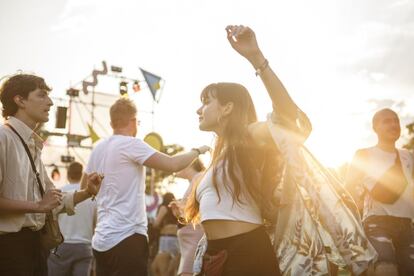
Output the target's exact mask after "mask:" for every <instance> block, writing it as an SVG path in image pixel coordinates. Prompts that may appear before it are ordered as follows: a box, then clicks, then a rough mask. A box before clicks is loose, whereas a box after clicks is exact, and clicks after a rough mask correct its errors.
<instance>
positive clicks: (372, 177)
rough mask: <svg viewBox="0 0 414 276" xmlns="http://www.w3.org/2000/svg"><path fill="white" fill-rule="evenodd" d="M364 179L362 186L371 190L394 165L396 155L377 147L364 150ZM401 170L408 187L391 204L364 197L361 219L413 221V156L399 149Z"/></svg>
mask: <svg viewBox="0 0 414 276" xmlns="http://www.w3.org/2000/svg"><path fill="white" fill-rule="evenodd" d="M366 151H367V161H366V163H365V178H364V179H363V185H364V186H365V187H366V188H367V189H369V190H371V189H372V188H373V187H374V186H375V183H376V182H377V180H378V179H379V178H380V177H381V176H382V175H383V174H384V173H385V172H386V171H387V170H388V169H389V168H390V167H391V166H393V165H394V163H395V159H396V158H397V154H396V153H395V152H392V153H391V152H386V151H383V150H381V149H380V148H378V147H371V148H368V149H366ZM398 151H399V155H400V159H401V165H402V170H403V173H404V175H405V178H406V179H407V182H408V185H407V187H406V188H405V190H404V192H403V193H402V194H401V196H400V198H399V199H398V200H397V201H395V202H394V203H393V204H385V203H381V202H379V201H376V200H374V199H373V198H372V197H370V195H369V193H367V194H366V195H365V200H364V215H363V219H364V220H365V219H366V218H368V217H370V216H393V217H402V218H410V219H414V183H413V177H412V172H413V165H414V164H413V156H412V155H411V153H410V152H409V151H407V150H403V149H400V150H398Z"/></svg>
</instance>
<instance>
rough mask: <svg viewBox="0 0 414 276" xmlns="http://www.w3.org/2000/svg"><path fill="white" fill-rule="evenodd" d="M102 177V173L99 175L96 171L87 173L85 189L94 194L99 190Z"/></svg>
mask: <svg viewBox="0 0 414 276" xmlns="http://www.w3.org/2000/svg"><path fill="white" fill-rule="evenodd" d="M102 179H103V175H99V174H97V173H96V172H94V173H91V174H89V175H88V180H87V187H86V191H87V192H88V193H89V194H90V195H92V196H96V195H97V194H98V192H99V189H100V188H101V183H102Z"/></svg>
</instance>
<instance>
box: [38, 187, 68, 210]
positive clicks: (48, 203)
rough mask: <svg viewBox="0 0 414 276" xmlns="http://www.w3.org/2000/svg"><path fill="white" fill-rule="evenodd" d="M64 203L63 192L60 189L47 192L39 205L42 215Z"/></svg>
mask: <svg viewBox="0 0 414 276" xmlns="http://www.w3.org/2000/svg"><path fill="white" fill-rule="evenodd" d="M61 202H62V192H61V191H60V190H58V189H50V190H48V191H46V193H45V194H44V196H43V198H42V200H41V201H39V202H38V203H37V206H38V211H39V212H40V213H47V212H49V211H51V210H52V209H54V208H56V207H58V206H59V204H60V203H61Z"/></svg>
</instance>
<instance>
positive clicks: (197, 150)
mask: <svg viewBox="0 0 414 276" xmlns="http://www.w3.org/2000/svg"><path fill="white" fill-rule="evenodd" d="M191 150H192V151H196V152H197V154H198V155H200V154H202V152H201V150H200V149H199V148H192V149H191Z"/></svg>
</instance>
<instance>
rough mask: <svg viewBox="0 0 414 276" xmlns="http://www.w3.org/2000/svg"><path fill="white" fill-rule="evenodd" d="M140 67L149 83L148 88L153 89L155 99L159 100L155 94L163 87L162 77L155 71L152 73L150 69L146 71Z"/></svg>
mask: <svg viewBox="0 0 414 276" xmlns="http://www.w3.org/2000/svg"><path fill="white" fill-rule="evenodd" d="M139 69H140V70H141V72H142V75H143V76H144V79H145V81H146V82H147V84H148V88H149V89H150V91H151V94H152V97H153V98H154V101H157V99H156V97H155V96H156V95H157V91H158V90H159V89H160V88H161V85H160V81H161V77H159V76H157V75H154V74H153V73H150V72H148V71H145V70H144V69H142V68H139Z"/></svg>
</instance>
